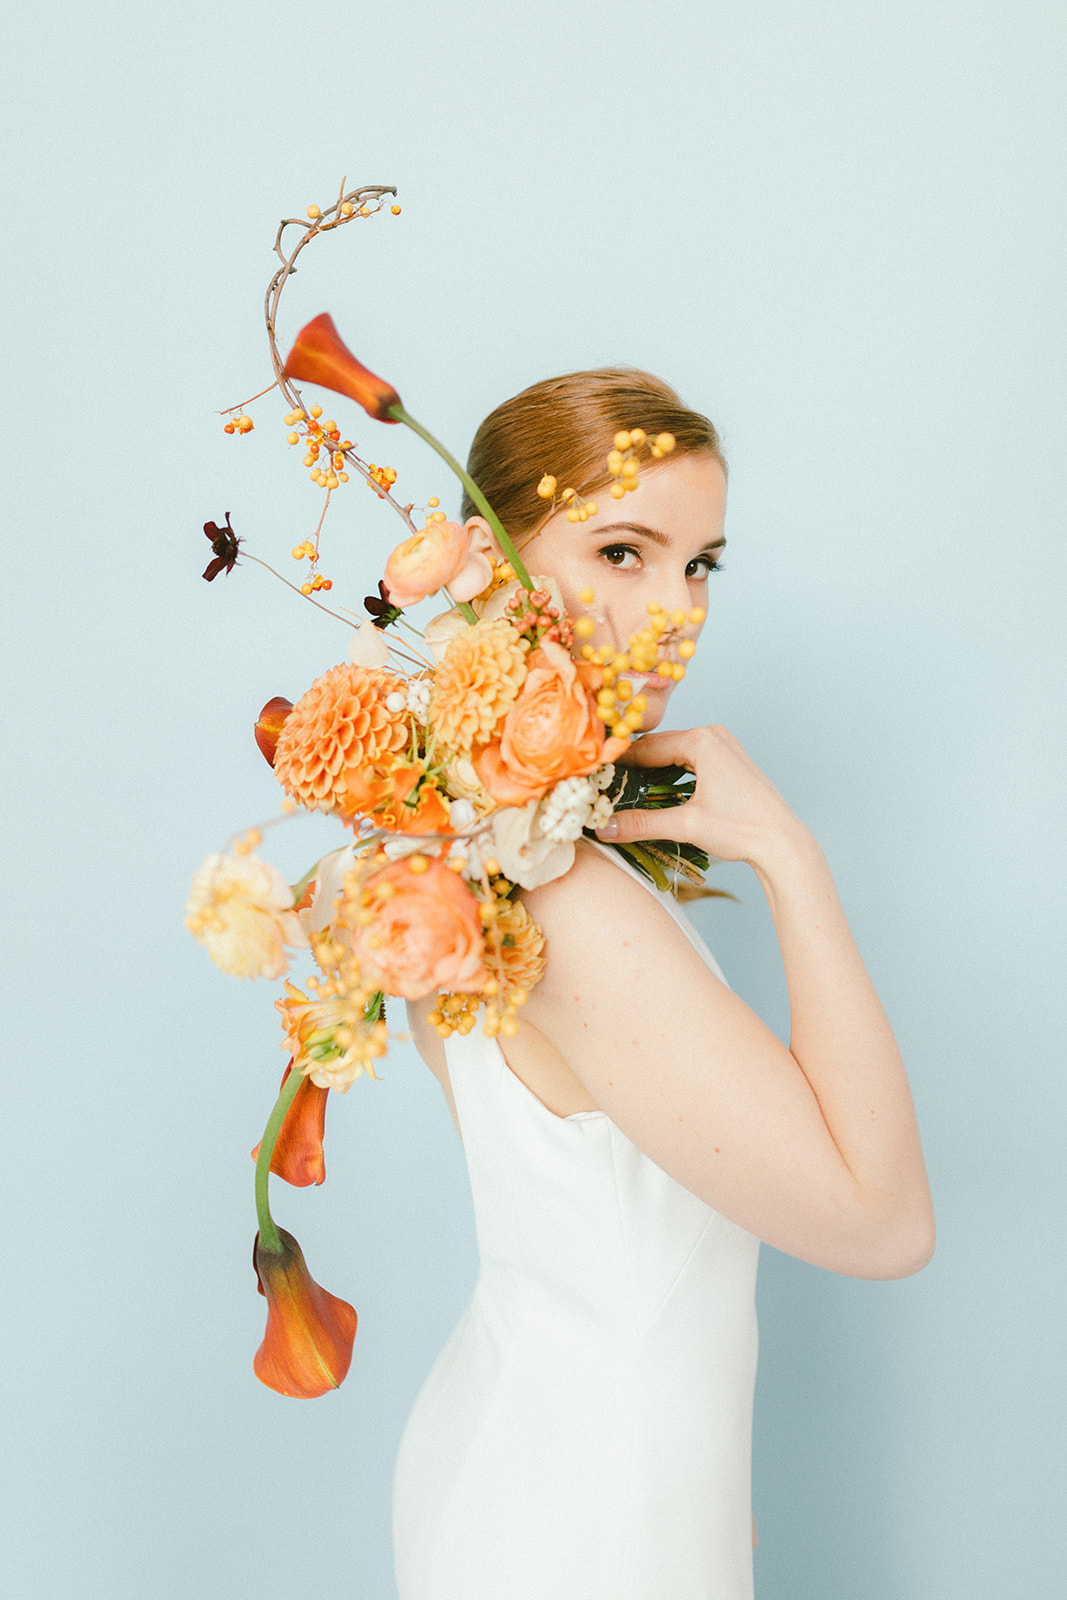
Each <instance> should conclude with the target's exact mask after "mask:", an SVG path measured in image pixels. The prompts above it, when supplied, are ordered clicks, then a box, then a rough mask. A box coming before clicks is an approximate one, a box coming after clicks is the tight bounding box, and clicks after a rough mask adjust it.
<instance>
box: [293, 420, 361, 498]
mask: <svg viewBox="0 0 1067 1600" xmlns="http://www.w3.org/2000/svg"><path fill="white" fill-rule="evenodd" d="M321 416H322V407H321V406H312V407H311V415H310V417H309V416H308V414H307V413H306V412H305V411H304V410H303V408H302V407H298V409H297V410H296V411H290V412H288V414H287V415H286V418H285V425H286V427H287V428H293V429H294V430H298V429H299V426H300V424H303V425H304V431H303V433H302V434H301V433H300V432H299V431H294V432H293V433H290V434H287V435H286V441H287V443H289V444H299V443H300V440H301V438H303V439H305V440H306V442H307V453H306V455H305V456H304V465H305V467H307V468H308V469H309V471H308V477H309V478H310V479H311V481H312V483H317V484H318V485H319V488H320V489H336V488H337V485H338V484H339V483H347V482H348V473H347V472H346V471H345V454H344V453H345V451H346V450H351V448H352V441H351V439H342V438H341V430H340V429H339V428H338V426H337V424H336V422H334V420H333V418H332V417H328V418H327V419H326V421H325V422H320V421H319V418H320V417H321ZM323 451H325V452H326V463H325V465H324V466H320V465H319V456H320V455H321V454H322V452H323Z"/></svg>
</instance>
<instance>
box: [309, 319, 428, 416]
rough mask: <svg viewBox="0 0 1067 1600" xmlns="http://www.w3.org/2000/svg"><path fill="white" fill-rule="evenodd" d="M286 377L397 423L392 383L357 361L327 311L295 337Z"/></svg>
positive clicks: (396, 397) (396, 398)
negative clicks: (332, 391) (345, 397)
mask: <svg viewBox="0 0 1067 1600" xmlns="http://www.w3.org/2000/svg"><path fill="white" fill-rule="evenodd" d="M285 376H286V377H287V378H297V379H299V380H300V382H301V383H317V384H318V385H319V386H320V388H323V389H335V390H336V391H337V393H338V394H346V395H348V397H349V399H350V400H355V401H357V402H358V404H359V405H361V406H362V407H363V409H364V411H366V412H368V413H369V415H370V416H372V417H377V419H378V421H379V422H396V421H398V420H399V419H398V418H396V417H391V416H390V415H389V407H390V406H398V405H399V404H400V396H399V395H398V394H397V392H396V390H395V389H394V388H393V386H392V384H391V383H386V381H385V379H384V378H377V377H375V375H374V373H373V372H368V370H367V368H366V367H365V366H364V365H363V363H362V361H357V360H356V358H355V356H354V355H353V354H352V352H351V350H349V348H348V346H347V345H346V344H345V343H344V342H343V340H342V339H341V336H340V334H339V333H338V332H337V329H336V328H335V327H334V322H333V318H332V317H331V316H330V315H329V313H328V312H326V311H324V312H323V313H322V315H321V316H320V317H315V318H314V319H313V320H312V321H311V322H309V323H307V324H306V326H305V327H303V328H301V330H300V332H299V333H298V334H297V336H296V343H295V344H294V345H293V348H292V349H291V350H290V352H289V357H288V360H287V361H286V363H285Z"/></svg>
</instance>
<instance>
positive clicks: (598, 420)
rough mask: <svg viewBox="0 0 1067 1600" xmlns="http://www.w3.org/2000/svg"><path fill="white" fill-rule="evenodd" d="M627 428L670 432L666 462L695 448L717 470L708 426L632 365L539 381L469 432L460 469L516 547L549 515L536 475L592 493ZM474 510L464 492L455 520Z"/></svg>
mask: <svg viewBox="0 0 1067 1600" xmlns="http://www.w3.org/2000/svg"><path fill="white" fill-rule="evenodd" d="M630 428H644V430H645V432H646V433H647V434H649V435H650V436H652V437H654V436H655V435H656V434H657V433H673V435H674V439H675V447H674V451H673V454H672V457H671V459H673V458H674V456H681V455H688V454H692V453H694V452H697V451H702V452H704V453H706V454H707V455H710V456H714V457H715V459H716V460H717V461H719V462H721V463H722V465H723V468H724V469H725V466H726V462H725V460H724V458H723V454H722V447H721V445H720V442H719V435H718V433H717V431H716V429H715V427H714V425H713V424H712V423H711V422H709V420H708V418H707V417H705V416H702V415H701V413H700V412H699V411H691V410H690V409H689V408H688V406H686V405H683V403H682V401H681V399H680V397H679V396H678V395H677V394H676V393H675V391H674V390H673V389H672V388H671V386H670V384H668V383H664V381H663V379H662V378H657V377H655V376H654V375H653V374H652V373H651V372H641V371H639V370H638V369H637V368H636V367H598V368H595V369H593V370H591V371H588V372H566V373H564V374H563V375H562V377H559V378H546V379H544V380H543V382H541V383H534V384H531V386H530V387H529V388H528V389H523V391H522V393H521V394H517V395H515V396H514V398H513V399H511V400H505V401H504V403H503V404H502V405H499V406H497V408H496V410H495V411H491V412H490V413H489V415H488V416H487V417H486V419H485V421H484V422H483V423H482V425H481V427H480V428H479V429H478V432H477V433H476V434H475V435H474V442H473V444H472V445H471V449H470V456H469V458H468V460H467V471H468V472H469V473H470V475H471V477H472V478H473V479H474V481H475V483H476V484H477V485H478V487H479V488H480V489H481V491H482V493H483V494H484V495H485V497H486V499H487V500H488V501H489V504H490V505H491V506H492V508H493V510H494V511H495V512H496V514H497V516H498V517H499V518H500V520H501V522H502V523H503V524H504V526H505V528H506V529H507V530H508V532H509V533H510V535H511V537H512V538H513V539H514V540H515V542H516V544H520V543H521V542H522V541H523V540H525V539H528V538H529V537H530V535H531V534H532V533H534V532H535V530H536V529H537V527H538V525H539V524H540V523H542V522H544V521H545V520H546V518H547V517H549V516H550V515H551V514H552V512H551V507H550V506H549V505H546V503H545V501H544V500H542V499H541V498H540V497H539V496H538V494H537V485H538V483H539V482H540V480H541V478H542V476H543V475H544V474H545V473H546V472H548V473H551V474H552V475H553V477H555V479H556V481H557V482H558V484H559V486H560V488H561V489H562V488H564V487H566V486H568V485H569V486H570V487H571V488H573V489H576V490H577V491H578V493H579V494H581V495H583V496H584V495H589V494H593V493H595V492H596V490H598V489H602V488H603V487H604V486H605V485H606V484H608V483H609V482H610V481H611V474H610V473H609V472H608V469H607V455H608V452H609V450H610V449H611V448H612V445H613V443H614V439H615V435H616V433H618V432H619V431H620V430H622V429H630ZM646 470H647V469H646ZM475 513H476V508H475V506H474V505H473V503H472V502H471V500H470V498H469V497H468V496H467V495H464V497H463V507H462V510H461V513H460V515H461V517H462V518H463V519H464V520H466V518H467V517H471V516H474V515H475Z"/></svg>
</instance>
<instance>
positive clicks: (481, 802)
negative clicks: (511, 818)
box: [445, 755, 496, 817]
mask: <svg viewBox="0 0 1067 1600" xmlns="http://www.w3.org/2000/svg"><path fill="white" fill-rule="evenodd" d="M445 778H446V780H447V784H448V792H449V794H450V795H453V796H454V797H455V798H456V799H457V800H469V801H470V802H471V804H472V805H473V806H474V809H475V810H476V811H477V813H478V815H479V816H482V817H484V816H486V815H487V814H488V813H489V812H490V811H495V809H496V801H495V800H494V799H493V797H492V796H491V795H490V794H489V793H487V791H486V789H485V786H484V784H483V783H482V780H481V779H480V778H479V776H478V774H477V773H476V772H475V770H474V762H473V761H472V760H471V758H470V756H463V755H450V756H449V757H448V760H447V761H446V762H445Z"/></svg>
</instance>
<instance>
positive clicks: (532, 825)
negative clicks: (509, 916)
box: [490, 800, 574, 889]
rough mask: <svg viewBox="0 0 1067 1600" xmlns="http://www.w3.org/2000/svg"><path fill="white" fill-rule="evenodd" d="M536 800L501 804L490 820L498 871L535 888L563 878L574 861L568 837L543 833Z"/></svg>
mask: <svg viewBox="0 0 1067 1600" xmlns="http://www.w3.org/2000/svg"><path fill="white" fill-rule="evenodd" d="M539 804H540V801H538V800H529V801H527V803H526V805H524V806H502V807H501V809H500V810H499V811H496V812H494V813H493V817H492V819H491V822H490V838H491V839H492V844H493V854H494V855H495V856H496V859H497V861H499V863H500V870H501V872H502V873H503V874H504V876H505V878H510V879H511V881H512V883H518V884H521V886H522V888H524V889H537V888H539V887H540V886H541V884H542V883H551V882H552V881H553V879H554V878H562V876H563V874H564V873H565V872H569V871H570V869H571V866H572V864H573V862H574V845H573V844H572V843H571V842H570V841H563V842H560V841H559V840H556V839H548V838H546V837H545V835H544V833H543V832H542V830H541V828H540V826H539V823H538V819H537V808H538V806H539Z"/></svg>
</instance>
